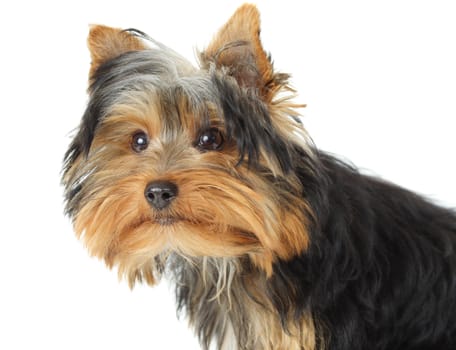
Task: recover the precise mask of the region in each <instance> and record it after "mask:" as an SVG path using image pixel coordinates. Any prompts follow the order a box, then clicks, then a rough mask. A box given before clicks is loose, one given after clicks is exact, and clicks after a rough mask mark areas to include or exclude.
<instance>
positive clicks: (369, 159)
mask: <svg viewBox="0 0 456 350" xmlns="http://www.w3.org/2000/svg"><path fill="white" fill-rule="evenodd" d="M6 3H8V5H6ZM240 3H241V1H232V0H231V1H182V2H178V1H173V0H167V1H155V2H154V1H134V0H129V1H122V2H120V1H95V0H93V1H90V5H89V1H85V2H84V1H77V2H76V1H74V2H65V1H54V2H51V1H46V0H40V1H14V2H13V1H9V2H6V1H4V2H2V4H1V5H0V38H1V41H0V44H1V46H0V50H1V51H0V88H1V95H0V99H1V100H0V102H1V117H0V118H1V122H0V123H1V124H0V128H1V129H0V133H1V134H0V155H1V158H0V164H1V170H0V177H1V178H0V188H1V192H0V203H1V209H0V215H1V217H0V225H1V226H0V284H1V285H0V323H1V324H0V349H84V350H92V349H112V350H115V349H138V350H139V349H198V348H199V347H198V345H197V342H196V340H195V339H194V337H193V335H192V334H191V332H190V331H189V330H188V329H187V326H186V324H185V322H181V323H179V322H177V321H176V318H175V310H174V305H173V300H172V297H171V292H170V291H169V288H168V287H167V285H165V284H162V285H160V286H159V287H157V288H154V289H152V288H148V287H139V288H136V289H135V290H133V291H130V290H129V289H128V287H127V285H126V283H123V282H122V283H119V282H118V281H117V276H116V273H115V272H114V271H108V270H107V269H106V268H105V267H104V265H103V263H101V262H99V261H97V260H95V259H91V258H89V257H88V255H87V253H86V251H85V249H84V248H83V247H82V245H81V244H80V243H79V242H78V241H77V240H76V239H75V238H74V235H73V233H72V227H71V225H70V223H69V220H68V218H65V217H64V216H63V204H62V202H63V200H62V188H61V187H60V185H59V182H60V175H59V173H60V168H61V161H62V158H63V154H64V152H65V150H66V147H67V145H68V143H69V141H70V138H69V134H70V132H71V130H73V129H74V128H75V127H76V126H77V125H78V122H79V118H80V116H81V115H82V113H83V110H84V105H85V102H86V100H87V97H86V95H85V89H86V79H87V73H88V68H89V54H88V51H87V49H86V42H85V40H86V36H87V32H88V25H89V24H90V23H103V24H108V25H112V26H118V27H123V28H128V27H136V28H138V29H141V30H143V31H145V32H147V33H148V34H149V35H151V36H153V37H154V38H156V39H158V40H160V41H162V42H164V43H165V44H167V45H169V46H171V47H173V48H174V49H176V50H177V51H179V52H181V53H182V54H183V55H185V56H186V57H188V58H189V59H193V57H194V48H195V47H199V48H202V47H204V46H205V45H206V44H207V43H208V42H209V40H210V38H211V36H212V35H213V34H214V33H215V31H216V29H217V28H219V27H220V26H221V25H222V24H223V23H224V21H225V20H226V19H227V18H228V17H229V16H230V15H231V14H232V12H233V11H234V10H235V8H236V7H237V6H238V5H239V4H240ZM257 3H258V5H259V8H260V10H261V12H262V24H263V31H262V38H263V43H264V46H265V47H266V49H267V50H268V51H270V52H271V53H272V56H273V58H274V61H275V66H276V67H277V68H278V69H279V70H281V71H284V72H291V73H293V85H294V86H295V87H296V88H297V89H298V90H299V92H300V96H299V101H301V102H304V103H307V104H308V107H307V108H306V109H304V110H303V111H302V113H303V119H304V123H305V126H306V128H307V129H308V131H309V133H310V134H311V135H312V137H313V139H314V141H315V142H316V144H317V145H319V146H320V148H323V149H326V150H329V151H332V152H334V153H336V154H340V155H344V156H345V157H347V158H348V159H351V160H352V161H353V162H354V163H355V164H357V165H359V166H360V167H361V168H363V169H370V171H371V172H374V173H375V174H378V175H380V176H382V177H385V178H388V179H390V180H392V181H394V182H397V183H399V184H401V185H403V186H406V187H408V188H411V189H413V190H416V191H418V192H420V193H423V194H425V195H428V196H430V197H431V198H433V199H435V200H437V201H439V202H440V203H443V204H445V205H448V206H453V207H454V206H456V186H455V178H456V168H455V165H454V164H455V149H456V140H455V131H456V122H455V119H456V103H455V102H456V100H455V97H456V46H455V42H456V41H455V40H456V21H455V18H456V10H455V5H454V2H453V1H438V0H436V1H419V0H413V1H397V0H391V1H389V0H388V1H385V0H384V1H375V2H374V1H353V0H346V1H299V2H298V1H296V2H292V1H285V0H282V1H257Z"/></svg>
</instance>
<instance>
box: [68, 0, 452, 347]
mask: <svg viewBox="0 0 456 350" xmlns="http://www.w3.org/2000/svg"><path fill="white" fill-rule="evenodd" d="M88 46H89V49H90V53H91V67H90V72H89V89H88V93H89V101H88V104H87V108H86V110H85V113H84V115H83V117H82V120H81V123H80V126H79V128H78V130H77V132H76V133H75V135H74V138H73V139H72V141H71V143H70V145H69V148H68V150H67V152H66V154H65V157H64V165H63V171H62V173H63V175H62V183H63V185H64V188H65V203H66V208H65V211H66V214H67V215H68V216H69V217H70V218H71V220H72V222H73V225H74V229H75V232H76V235H77V236H78V237H79V238H80V239H82V240H83V242H84V244H85V245H86V247H87V249H88V251H89V252H90V254H91V255H93V256H96V257H98V258H100V259H102V260H104V261H105V262H106V264H107V266H108V267H109V268H114V267H115V268H117V270H118V273H119V276H120V277H121V278H125V279H126V280H127V281H128V283H129V284H130V286H131V287H133V286H134V285H135V283H141V282H144V283H148V284H150V285H154V284H156V283H158V282H159V281H160V279H161V278H162V277H164V278H167V279H169V280H171V281H173V283H174V285H175V293H176V300H177V309H178V311H179V312H181V313H184V314H185V315H186V316H187V317H188V319H189V323H190V324H191V326H192V327H193V329H194V330H195V332H196V334H197V336H198V337H199V340H200V343H201V345H202V347H203V348H204V349H209V347H210V346H215V347H216V348H217V349H249V350H250V349H258V350H259V349H261V350H264V349H283V350H303V349H304V350H358V349H359V350H361V349H362V350H366V349H367V350H418V349H419V350H454V349H456V213H455V211H453V210H451V209H446V208H442V207H439V206H437V205H435V204H433V203H431V202H430V201H428V200H427V199H425V198H422V197H421V196H419V195H417V194H415V193H413V192H410V191H408V190H406V189H404V188H401V187H399V186H396V185H394V184H391V183H389V182H387V181H384V180H382V179H379V178H376V177H372V176H368V175H365V174H362V173H361V172H360V171H359V170H358V169H357V168H355V167H354V166H352V165H350V164H347V163H346V162H344V161H341V160H339V159H338V158H336V157H335V156H333V155H330V154H329V153H326V152H323V151H321V150H319V149H318V148H317V147H316V146H315V145H314V143H313V142H312V141H311V139H310V137H309V136H308V134H307V133H306V131H305V129H304V127H303V125H302V121H301V119H300V116H299V112H298V110H299V108H301V107H303V105H300V104H297V103H296V102H294V97H295V91H294V90H293V89H292V88H291V87H290V86H289V83H288V81H289V75H287V74H283V73H279V72H276V71H275V70H274V67H273V64H272V60H271V57H270V56H269V55H268V54H267V53H266V52H265V50H264V49H263V46H262V43H261V40H260V16H259V12H258V10H257V8H256V7H255V6H253V5H249V4H246V5H243V6H242V7H240V8H239V9H238V10H237V11H236V12H235V13H234V15H233V16H232V17H231V18H230V19H229V20H228V22H227V23H226V24H225V25H224V26H223V27H222V28H221V29H220V31H219V32H218V33H217V34H216V35H215V37H214V38H213V40H212V42H211V43H210V44H209V45H208V47H207V48H206V49H205V50H204V51H202V52H200V54H199V67H195V66H194V65H193V64H191V63H190V62H189V61H187V60H186V59H185V58H183V57H182V56H180V55H179V54H178V53H176V52H175V51H173V50H172V49H170V48H168V47H167V46H165V45H163V44H161V43H159V42H157V41H155V40H154V39H152V38H150V37H149V36H147V35H146V34H145V33H143V32H141V31H139V30H136V29H127V30H121V29H116V28H111V27H106V26H92V27H91V30H90V34H89V38H88Z"/></svg>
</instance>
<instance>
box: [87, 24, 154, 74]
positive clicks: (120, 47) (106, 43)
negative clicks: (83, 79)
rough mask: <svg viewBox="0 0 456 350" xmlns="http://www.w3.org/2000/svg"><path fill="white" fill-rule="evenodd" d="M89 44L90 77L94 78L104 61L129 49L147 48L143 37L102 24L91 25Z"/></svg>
mask: <svg viewBox="0 0 456 350" xmlns="http://www.w3.org/2000/svg"><path fill="white" fill-rule="evenodd" d="M87 44H88V46H89V50H90V56H91V58H92V62H91V65H90V72H89V78H90V79H92V78H93V76H94V74H95V72H96V70H97V69H98V67H100V65H102V64H103V63H105V62H107V61H109V60H111V59H113V58H115V57H117V56H120V55H121V54H123V53H125V52H128V51H139V50H144V49H146V48H147V47H146V45H144V44H143V42H142V41H141V39H139V38H137V37H136V36H134V35H132V34H130V33H129V32H128V31H123V30H122V29H118V28H111V27H106V26H101V25H95V26H91V28H90V33H89V37H88V39H87Z"/></svg>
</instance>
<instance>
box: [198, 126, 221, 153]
mask: <svg viewBox="0 0 456 350" xmlns="http://www.w3.org/2000/svg"><path fill="white" fill-rule="evenodd" d="M223 141H224V139H223V135H222V133H221V131H220V130H219V129H217V128H210V129H208V130H205V131H204V132H202V133H201V135H200V137H199V139H198V143H197V145H198V147H199V148H201V149H204V150H208V151H215V150H219V149H220V148H221V147H222V146H223Z"/></svg>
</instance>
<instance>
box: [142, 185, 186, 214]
mask: <svg viewBox="0 0 456 350" xmlns="http://www.w3.org/2000/svg"><path fill="white" fill-rule="evenodd" d="M177 192H178V189H177V186H176V185H175V184H174V183H172V182H169V181H153V182H151V183H150V184H148V185H147V187H146V190H145V191H144V195H145V196H146V199H147V201H148V202H149V204H150V205H151V206H152V207H154V208H155V209H157V210H161V209H164V208H166V207H167V206H168V205H169V204H170V203H171V202H172V201H173V200H174V198H176V196H177Z"/></svg>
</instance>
